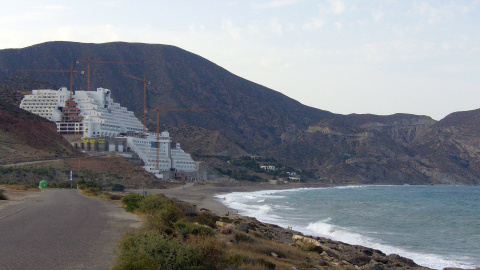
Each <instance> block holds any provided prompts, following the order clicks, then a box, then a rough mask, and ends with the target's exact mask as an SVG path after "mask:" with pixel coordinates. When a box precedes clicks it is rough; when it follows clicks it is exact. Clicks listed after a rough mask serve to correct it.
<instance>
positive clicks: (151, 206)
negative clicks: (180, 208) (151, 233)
mask: <svg viewBox="0 0 480 270" xmlns="http://www.w3.org/2000/svg"><path fill="white" fill-rule="evenodd" d="M169 200H170V199H168V198H167V197H165V195H163V194H156V195H147V196H145V197H144V198H143V199H142V200H141V201H139V202H138V211H140V212H144V213H153V212H154V211H157V210H159V209H161V208H162V207H163V205H164V204H165V203H167V201H169Z"/></svg>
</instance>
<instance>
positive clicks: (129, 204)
mask: <svg viewBox="0 0 480 270" xmlns="http://www.w3.org/2000/svg"><path fill="white" fill-rule="evenodd" d="M144 197H145V196H143V195H138V194H135V193H130V194H128V195H127V196H124V197H123V198H122V203H123V204H124V205H125V206H126V207H125V210H126V211H127V212H133V211H134V210H135V209H137V208H138V203H139V202H141V201H142V200H143V198H144Z"/></svg>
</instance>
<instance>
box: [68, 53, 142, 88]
mask: <svg viewBox="0 0 480 270" xmlns="http://www.w3.org/2000/svg"><path fill="white" fill-rule="evenodd" d="M79 63H87V91H90V64H91V63H100V64H123V65H136V64H139V63H137V62H117V61H101V60H90V56H89V57H87V60H77V64H79Z"/></svg>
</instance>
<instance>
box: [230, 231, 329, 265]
mask: <svg viewBox="0 0 480 270" xmlns="http://www.w3.org/2000/svg"><path fill="white" fill-rule="evenodd" d="M241 234H243V235H244V236H243V237H241V239H248V238H250V239H252V240H253V241H251V240H250V241H236V242H235V241H234V242H233V243H229V244H228V245H227V246H228V248H227V251H226V253H227V254H228V255H229V257H230V258H232V260H235V259H236V260H237V261H238V262H239V265H237V266H238V267H239V269H271V267H272V265H274V266H275V269H293V267H296V268H297V269H298V267H301V268H303V267H304V268H312V267H315V266H318V265H321V264H322V261H321V258H320V255H319V254H318V253H313V252H304V251H301V250H300V249H298V248H296V247H293V246H291V245H288V244H284V243H279V242H275V241H272V240H266V239H262V238H259V237H256V236H255V235H254V233H248V234H245V233H240V232H235V233H234V234H232V237H233V238H234V239H238V236H239V235H241ZM245 236H247V237H248V238H246V237H245ZM225 240H227V239H225ZM239 256H240V257H239ZM314 262H315V263H314Z"/></svg>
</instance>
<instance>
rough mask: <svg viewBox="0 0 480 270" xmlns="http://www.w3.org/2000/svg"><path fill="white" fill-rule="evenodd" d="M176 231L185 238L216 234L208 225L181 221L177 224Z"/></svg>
mask: <svg viewBox="0 0 480 270" xmlns="http://www.w3.org/2000/svg"><path fill="white" fill-rule="evenodd" d="M175 230H176V231H177V233H178V234H179V235H181V236H182V237H183V238H187V236H189V235H195V236H198V235H202V236H213V235H214V234H215V231H214V230H213V229H212V228H210V227H208V226H206V225H200V224H195V223H190V222H184V221H181V220H180V221H177V222H176V223H175Z"/></svg>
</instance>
